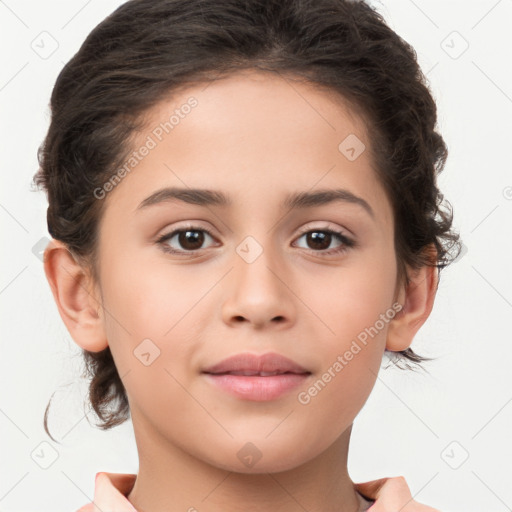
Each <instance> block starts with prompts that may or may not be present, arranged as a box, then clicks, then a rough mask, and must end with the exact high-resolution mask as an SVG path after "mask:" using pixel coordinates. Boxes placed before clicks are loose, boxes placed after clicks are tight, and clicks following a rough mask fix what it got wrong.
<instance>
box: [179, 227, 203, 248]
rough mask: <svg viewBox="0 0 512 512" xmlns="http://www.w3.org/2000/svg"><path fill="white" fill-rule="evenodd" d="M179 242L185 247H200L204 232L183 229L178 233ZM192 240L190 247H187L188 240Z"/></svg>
mask: <svg viewBox="0 0 512 512" xmlns="http://www.w3.org/2000/svg"><path fill="white" fill-rule="evenodd" d="M178 236H179V242H180V245H181V246H182V247H184V248H185V249H190V250H194V249H198V248H199V247H201V245H202V243H203V239H204V234H203V233H202V232H200V231H183V232H181V233H180V234H179V235H178ZM191 240H192V247H189V242H190V241H191ZM194 244H195V245H194Z"/></svg>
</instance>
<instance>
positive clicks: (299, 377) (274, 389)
mask: <svg viewBox="0 0 512 512" xmlns="http://www.w3.org/2000/svg"><path fill="white" fill-rule="evenodd" d="M205 375H206V377H207V378H208V379H209V380H210V381H211V382H213V383H214V384H215V385H217V386H219V387H220V388H221V389H223V390H224V391H227V392H228V393H231V394H232V395H235V396H237V397H239V398H243V399H245V400H253V401H255V402H265V401H268V400H275V399H277V398H279V397H280V396H282V395H284V394H285V393H287V392H288V391H291V390H292V389H294V388H296V387H298V386H300V385H301V384H303V383H304V382H305V381H306V379H307V378H308V377H309V375H310V374H306V373H303V374H296V373H283V374H280V375H269V376H267V377H261V376H250V377H249V376H244V375H228V374H224V375H220V374H217V375H216V374H211V373H205Z"/></svg>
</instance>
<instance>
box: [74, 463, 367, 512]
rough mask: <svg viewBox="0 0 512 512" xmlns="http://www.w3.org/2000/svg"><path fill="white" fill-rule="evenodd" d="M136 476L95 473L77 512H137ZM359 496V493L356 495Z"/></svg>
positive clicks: (365, 505)
mask: <svg viewBox="0 0 512 512" xmlns="http://www.w3.org/2000/svg"><path fill="white" fill-rule="evenodd" d="M136 478H137V475H135V474H130V473H106V472H105V471H101V472H100V473H96V481H95V485H94V501H93V502H91V503H88V504H87V505H84V506H83V507H81V508H79V509H78V510H77V512H137V509H136V508H135V507H134V506H133V505H132V504H131V503H130V502H129V501H128V499H127V498H126V496H127V495H128V494H130V491H131V490H132V488H133V486H134V484H135V480H136ZM358 494H359V493H358ZM361 498H362V502H364V505H362V508H361V509H360V512H364V511H366V510H368V508H369V507H371V505H372V504H373V503H374V501H373V500H370V501H368V500H366V499H364V498H363V496H361Z"/></svg>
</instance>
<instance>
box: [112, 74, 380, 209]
mask: <svg viewBox="0 0 512 512" xmlns="http://www.w3.org/2000/svg"><path fill="white" fill-rule="evenodd" d="M347 140H348V141H349V143H347V144H348V145H349V146H350V145H351V146H354V147H355V149H356V150H357V151H358V152H359V151H362V152H361V153H360V155H359V156H357V155H356V156H357V158H356V159H350V158H347V155H346V154H344V153H343V151H342V149H347V148H345V147H344V146H347V144H345V142H344V141H347ZM370 143H371V141H370V140H369V139H368V135H367V132H366V128H365V123H364V120H363V119H362V118H361V117H359V116H358V115H357V114H356V113H355V111H354V110H353V109H352V108H351V107H350V105H349V104H348V103H346V102H345V101H344V100H343V98H342V97H341V96H339V95H338V94H336V93H335V92H333V91H330V90H328V89H326V88H320V87H318V86H315V85H314V84H310V83H307V82H304V81H297V80H294V79H292V78H291V77H290V76H284V75H278V74H271V73H266V72H259V71H253V70H246V71H242V72H237V73H235V74H233V75H230V76H228V77H224V78H222V79H219V80H213V81H211V82H208V83H200V84H194V85H191V86H188V87H184V88H181V89H179V90H175V91H173V92H172V94H170V95H169V97H168V98H166V99H165V100H163V101H161V102H159V103H158V104H157V105H155V106H154V107H153V108H152V109H150V110H148V111H147V112H146V114H145V126H144V128H143V129H142V130H141V131H140V132H139V133H138V134H136V138H134V142H133V149H134V151H135V152H137V153H140V152H141V151H140V149H142V148H143V146H148V147H149V146H151V149H150V150H149V151H147V150H146V151H145V156H144V157H142V158H140V157H139V158H138V160H137V162H136V163H135V165H134V166H133V167H132V168H131V170H130V171H129V172H128V173H126V177H125V178H123V180H122V182H121V183H120V184H119V185H117V186H116V187H115V189H114V190H113V191H112V192H109V196H108V197H107V199H108V201H109V202H113V197H116V201H115V207H116V208H117V207H118V208H121V209H123V210H124V212H125V213H126V212H130V213H132V212H134V211H135V210H136V209H137V206H138V205H139V204H140V202H141V201H142V200H143V199H144V198H146V197H147V196H148V195H150V194H151V193H152V192H154V191H155V190H156V189H157V188H162V187H163V186H179V187H182V188H183V187H184V188H186V187H189V188H202V189H211V190H218V189H223V190H225V191H227V194H228V195H230V196H231V195H233V196H234V197H238V198H239V200H240V203H245V204H246V205H248V204H249V203H250V201H251V200H254V201H256V196H258V195H259V197H260V199H261V198H264V199H265V204H266V205H267V206H268V205H269V203H270V202H271V199H272V198H273V197H274V196H275V198H276V201H277V200H279V201H280V202H281V196H282V195H283V194H285V193H286V195H288V193H289V192H290V191H292V190H293V191H298V190H311V189H312V188H315V184H318V187H317V188H324V189H325V188H329V187H333V188H335V187H336V188H339V185H340V184H341V185H347V187H346V188H351V189H352V191H353V192H354V193H356V194H357V195H360V196H361V195H362V196H365V199H366V200H367V201H368V202H370V203H374V204H375V203H379V202H382V200H383V198H382V190H381V188H380V185H379V184H378V183H377V180H376V175H375V172H374V169H373V167H372V165H373V164H372V159H371V156H370V148H371V146H370ZM340 148H341V149H340ZM361 148H365V149H364V150H363V149H361ZM349 149H350V148H349ZM349 156H350V155H349ZM278 196H280V197H279V198H278ZM113 203H114V202H113ZM382 206H384V207H385V205H382ZM376 209H377V210H378V209H379V205H378V204H376ZM388 210H389V209H388ZM387 213H389V211H388V212H387Z"/></svg>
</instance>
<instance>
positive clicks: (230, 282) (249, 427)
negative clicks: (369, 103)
mask: <svg viewBox="0 0 512 512" xmlns="http://www.w3.org/2000/svg"><path fill="white" fill-rule="evenodd" d="M191 96H193V97H194V98H196V99H197V101H198V105H197V107H195V108H194V109H192V111H191V112H190V114H188V115H187V116H184V118H183V119H180V122H179V124H178V125H177V126H175V127H174V129H173V130H172V131H171V132H170V133H169V134H166V135H165V137H164V138H163V139H162V141H161V142H159V143H158V145H157V146H156V147H155V148H154V149H152V150H151V151H150V152H149V154H148V155H147V156H145V157H144V158H143V159H142V161H141V162H140V163H138V165H137V166H136V167H135V168H134V170H133V171H132V172H131V173H129V174H127V175H126V177H124V179H123V180H122V181H121V183H120V184H118V185H117V186H116V187H115V188H114V189H113V190H112V191H110V192H109V193H108V194H107V197H106V198H105V199H103V200H104V201H106V204H105V205H104V206H105V207H106V209H105V212H104V215H103V218H102V220H101V224H100V238H99V253H98V254H99V262H100V265H99V282H93V280H92V279H91V277H90V274H89V272H88V269H87V267H86V266H85V265H81V264H79V263H78V262H77V261H75V259H74V258H73V257H72V256H71V254H70V253H69V251H67V250H66V248H65V247H64V246H63V245H62V244H61V243H60V242H56V241H54V242H53V243H52V244H50V246H49V247H48V249H47V251H46V254H45V272H46V275H47V278H48V281H49V283H50V286H51V288H52V291H53V294H54V298H55V300H56V303H57V306H58V308H59V312H60V314H61V316H62V319H63V321H64V322H65V324H66V326H67V328H68V330H69V332H70V334H71V336H72V337H73V339H74V340H75V342H76V343H77V344H78V345H79V346H80V347H81V348H84V349H86V350H90V351H99V350H103V349H105V348H106V347H107V346H110V349H111V351H112V355H113V357H114V360H115V364H116V367H117V369H118V372H119V374H120V376H121V378H122V380H123V383H124V385H125V388H126V391H127V394H128V399H129V403H130V410H131V416H132V421H133V427H134V432H135V438H136V442H137V449H138V453H139V472H138V477H137V480H136V483H135V486H134V488H133V490H132V491H131V493H130V494H129V496H128V498H129V500H130V502H131V503H132V504H133V505H134V506H135V507H136V508H137V509H140V510H151V511H152V512H160V511H162V512H163V511H164V510H165V511H166V512H168V511H173V510H176V511H178V510H189V509H191V507H195V508H196V509H198V510H202V511H208V512H220V511H223V512H231V511H233V512H234V511H235V510H237V511H238V510H241V509H242V508H243V509H244V510H251V511H252V510H254V511H262V510H273V511H279V512H291V511H294V512H295V511H298V510H304V509H306V510H322V511H332V512H334V511H336V512H356V511H357V510H358V507H359V506H360V499H361V498H360V497H358V494H357V492H356V490H355V484H354V483H353V482H352V480H351V479H350V476H349V474H348V471H347V453H348V447H349V440H350V434H351V429H352V423H353V421H354V418H355V417H356V415H357V414H358V412H359V411H360V410H361V408H362V407H363V405H364V403H365V402H366V400H367V398H368V396H369V394H370V392H371V390H372V388H373V386H374V384H375V380H376V377H377V374H378V371H379V368H380V363H381V360H382V355H383V352H384V350H385V348H387V349H388V350H393V351H398V350H404V349H405V348H407V347H409V346H410V344H411V342H412V340H413V338H414V335H415V333H416V332H417V331H418V329H419V328H420V327H421V326H422V325H423V323H424V322H425V320H426V319H427V318H428V316H429V314H430V312H431V310H432V306H433V301H434V297H435V293H436V288H437V279H438V276H437V271H436V269H435V268H433V267H424V268H422V269H421V270H419V271H417V272H415V273H412V272H411V273H410V278H411V280H412V282H411V284H410V286H409V287H405V286H398V281H397V277H398V276H397V264H396V255H395V251H394V245H393V235H394V231H393V230H394V226H393V214H392V209H391V204H390V202H389V200H388V198H387V196H386V194H385V192H384V189H383V188H382V186H381V184H380V182H379V181H378V179H377V176H376V174H375V170H374V169H373V167H372V159H371V152H370V151H369V149H370V148H371V140H369V139H368V137H367V134H366V130H365V125H364V122H363V120H362V119H361V118H359V117H358V116H357V115H356V114H355V113H353V112H351V111H350V110H349V108H348V106H347V105H346V104H345V102H344V101H343V100H342V99H341V98H339V97H338V96H335V95H334V94H330V93H327V92H326V91H324V90H319V89H318V88H315V87H314V86H312V85H310V84H306V83H299V82H292V81H291V80H289V79H285V78H284V77H282V76H278V75H271V74H267V73H263V72H256V71H251V72H248V71H246V72H239V73H236V74H234V75H231V76H230V77H228V78H225V79H222V80H218V81H215V82H211V83H209V84H208V86H207V87H205V85H204V84H202V85H196V86H191V87H189V88H187V89H184V90H182V91H180V92H177V93H175V94H174V95H173V96H172V97H171V98H169V99H168V100H166V101H163V102H161V103H160V104H159V105H158V106H157V107H155V108H154V109H152V110H151V111H150V112H148V116H147V120H148V123H147V129H144V130H143V131H142V132H141V133H139V134H138V137H139V138H138V140H136V141H134V146H133V147H134V149H136V148H139V147H140V145H141V144H142V143H143V141H145V140H146V138H147V136H148V135H150V134H151V133H152V130H153V129H154V128H155V127H156V126H158V125H159V123H160V122H163V121H165V120H168V119H169V117H170V115H172V113H173V112H174V110H175V109H176V108H179V106H180V105H183V104H184V103H185V102H186V101H187V99H188V98H189V97H191ZM349 134H355V135H356V136H357V137H358V138H359V139H360V140H361V141H362V142H363V143H364V144H365V146H366V150H365V151H363V153H362V154H361V155H360V156H359V157H358V158H357V159H355V160H354V161H350V160H349V159H347V158H346V157H345V155H344V154H342V153H341V152H340V151H339V150H338V146H339V144H340V142H342V141H343V140H344V139H345V138H346V137H347V136H348V135H349ZM164 186H174V187H182V188H205V189H212V190H218V191H222V192H223V193H224V194H226V195H228V196H229V197H230V198H231V200H232V205H230V206H222V207H221V206H214V205H209V206H199V205H192V204H187V203H184V202H180V201H176V200H175V201H172V202H163V203H160V204H157V205H153V206H150V207H148V208H146V209H143V210H141V211H137V206H138V205H139V204H140V203H141V201H143V200H144V199H145V198H146V197H148V196H149V195H150V194H152V193H153V192H154V191H156V190H158V189H160V188H162V187H164ZM324 188H328V189H331V188H332V189H334V188H345V189H348V190H350V191H351V192H352V193H353V194H355V195H357V196H359V197H361V198H363V199H364V200H365V201H367V202H368V203H369V204H370V206H371V208H372V210H373V212H374V217H372V216H371V215H369V214H368V213H367V212H366V211H365V210H364V208H362V207H361V206H359V205H357V204H353V203H348V202H335V203H331V204H324V205H320V206H315V207H313V208H307V209H304V208H303V209H295V210H289V209H286V208H283V207H282V205H281V202H282V200H283V198H284V196H285V195H287V194H288V193H292V192H298V191H305V192H311V191H313V190H318V189H324ZM187 221H188V222H189V223H191V224H193V226H194V229H201V228H208V229H210V230H211V231H212V234H213V237H210V236H209V235H208V234H207V233H203V232H201V233H203V234H204V241H203V244H202V245H200V244H199V247H200V248H199V249H198V250H197V251H196V253H195V254H192V256H191V255H190V251H189V253H188V255H187V254H185V255H174V254H167V253H165V252H164V251H163V250H162V247H163V245H167V246H168V247H169V246H171V247H172V248H174V249H176V250H181V251H182V253H186V251H187V247H193V244H190V245H188V246H187V244H186V242H187V241H186V240H185V245H183V240H182V244H181V245H180V242H179V239H178V236H174V238H173V239H172V241H171V240H170V239H168V240H167V241H165V242H163V243H162V244H160V245H159V244H158V243H157V242H156V240H157V238H158V237H159V236H160V235H163V234H166V233H171V232H172V231H174V230H176V229H183V228H185V227H187ZM326 225H328V226H329V228H330V229H334V230H336V231H340V232H342V233H343V234H344V235H346V236H347V237H348V238H350V239H352V240H354V241H355V242H356V246H355V247H351V248H347V250H346V251H344V252H342V253H340V254H331V255H326V254H325V252H326V251H331V250H333V249H334V250H335V249H336V248H338V247H339V246H340V244H341V242H340V241H339V240H338V239H337V238H336V237H335V236H332V237H331V238H329V237H327V240H326V242H325V246H324V247H326V249H323V250H322V249H320V250H319V249H318V248H317V246H315V245H314V243H313V242H312V241H311V240H309V241H308V237H307V236H306V235H304V234H301V231H300V230H301V229H302V228H307V231H306V232H311V231H315V230H316V231H321V232H324V231H322V230H325V227H326ZM247 236H251V237H253V238H254V239H255V240H256V241H257V244H259V246H260V247H261V249H262V253H261V254H260V255H259V257H258V258H257V259H255V261H253V262H251V263H248V262H247V261H246V260H244V259H243V258H242V257H241V256H240V255H239V253H237V248H238V247H239V245H240V244H241V242H242V241H243V240H244V239H245V237H247ZM251 250H252V251H254V248H252V249H251ZM394 303H398V304H400V305H402V306H403V309H402V311H401V312H400V313H398V314H396V315H395V316H394V317H393V318H392V319H391V320H390V321H388V322H387V323H385V326H384V328H382V329H380V330H379V332H378V334H377V335H375V336H374V337H373V338H370V339H369V342H368V343H367V345H365V346H364V345H362V344H360V345H361V346H362V347H364V348H362V350H360V351H359V352H358V353H357V355H354V357H353V358H352V359H351V360H350V361H348V362H347V364H346V365H345V366H344V367H343V370H342V371H340V372H339V373H337V374H336V376H335V377H334V378H332V379H331V381H330V382H329V383H328V384H327V385H326V386H325V387H324V388H323V389H322V390H321V391H320V392H319V393H318V394H317V395H316V396H314V397H312V398H311V400H310V402H309V403H308V404H301V403H300V402H299V401H298V398H297V395H298V393H299V392H300V391H301V390H307V389H308V388H310V387H311V385H312V384H313V383H314V382H316V381H318V379H319V378H321V377H322V375H323V374H324V373H325V372H326V371H327V369H328V368H329V367H332V366H333V363H334V362H335V361H336V360H337V357H338V355H340V354H341V355H342V354H344V353H345V352H346V351H347V350H349V348H350V347H351V344H352V342H353V340H355V339H356V338H357V336H358V334H360V333H361V332H362V331H364V329H365V328H368V327H370V326H373V325H375V323H376V321H377V320H378V319H379V315H381V314H383V313H385V312H386V311H389V310H390V308H391V307H392V304H394ZM148 338H149V339H150V340H151V343H153V344H154V345H155V346H157V347H158V349H159V350H160V355H159V357H157V358H156V359H154V361H153V362H152V363H151V364H150V365H149V366H146V365H144V364H142V363H141V361H140V360H139V359H138V358H137V357H136V356H135V355H134V350H136V349H137V347H138V346H139V345H140V343H141V342H142V341H143V340H144V339H148ZM269 351H274V352H278V353H280V354H283V355H285V356H286V357H289V358H290V359H293V360H295V361H296V362H298V363H299V364H300V365H302V366H303V367H305V368H307V369H308V370H309V371H310V372H312V373H311V375H310V376H309V378H308V379H307V381H306V383H305V384H304V385H303V386H301V388H300V389H295V390H293V391H291V392H288V393H287V394H285V395H284V396H281V397H280V398H278V399H276V400H271V401H266V402H255V401H250V400H243V399H240V398H237V397H233V396H231V395H228V394H226V393H225V392H224V391H222V390H219V389H218V388H217V387H215V386H213V385H212V384H210V383H209V382H208V381H207V379H206V378H205V376H204V375H202V374H201V370H202V369H204V368H205V367H206V366H208V365H212V364H214V363H217V362H219V361H221V360H222V359H224V358H226V357H228V356H230V355H233V354H236V353H240V352H251V353H254V354H262V353H265V352H269ZM247 442H251V443H252V444H253V445H254V446H256V447H257V450H258V452H259V453H260V454H261V458H260V459H259V460H258V461H257V462H256V463H255V464H254V465H253V466H252V467H248V466H246V465H244V464H243V463H242V461H241V460H240V459H239V458H238V457H237V452H239V450H240V449H241V448H242V447H244V445H246V443H247ZM380 484H381V485H380V487H379V486H374V487H373V488H370V487H366V489H365V488H364V487H358V489H359V490H360V491H361V492H363V490H366V496H368V497H374V498H375V497H377V494H378V492H381V491H378V489H379V488H382V482H380ZM391 484H392V485H394V486H395V487H394V491H393V490H391V491H390V495H391V494H394V495H395V497H397V498H396V499H395V501H394V502H391V501H389V502H388V505H385V504H384V498H383V497H382V499H381V495H379V498H378V502H377V503H376V504H375V505H374V506H373V507H372V508H371V510H372V511H376V512H379V511H382V510H394V509H396V506H397V502H396V500H397V499H398V496H399V494H400V493H402V499H403V501H401V502H400V503H401V504H400V506H403V505H405V503H407V505H406V507H405V508H404V509H403V510H405V511H406V512H409V511H411V512H412V511H414V510H425V511H426V510H433V509H430V508H429V507H425V506H423V505H420V504H417V503H416V502H414V501H412V499H411V497H410V493H409V490H408V488H407V485H406V484H405V481H402V480H401V479H398V481H397V479H392V481H391ZM381 490H382V489H381ZM390 495H388V497H389V496H390ZM379 507H380V508H379ZM420 507H422V508H420ZM191 510H192V509H191Z"/></svg>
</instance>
